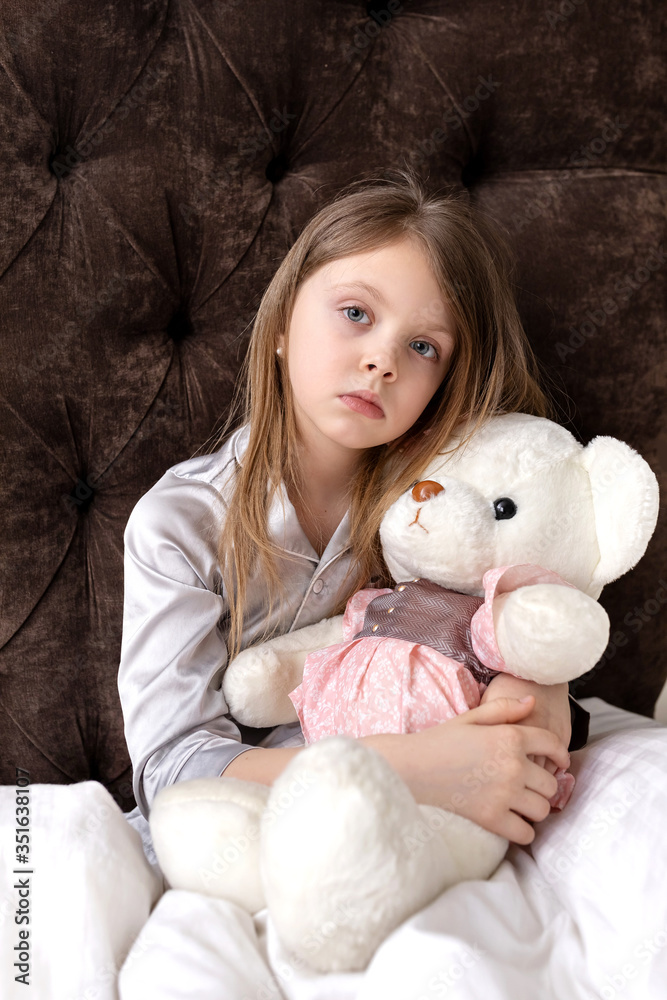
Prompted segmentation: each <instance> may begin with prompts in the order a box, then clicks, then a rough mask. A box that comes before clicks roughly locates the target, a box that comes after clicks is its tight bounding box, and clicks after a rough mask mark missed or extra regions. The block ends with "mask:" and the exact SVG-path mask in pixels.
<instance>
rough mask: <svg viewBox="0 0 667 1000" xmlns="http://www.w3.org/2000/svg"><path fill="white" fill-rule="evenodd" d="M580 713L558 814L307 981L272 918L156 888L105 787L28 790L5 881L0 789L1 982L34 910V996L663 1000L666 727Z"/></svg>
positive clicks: (20, 990)
mask: <svg viewBox="0 0 667 1000" xmlns="http://www.w3.org/2000/svg"><path fill="white" fill-rule="evenodd" d="M582 705H583V707H584V708H586V709H587V711H589V712H590V713H591V722H590V738H589V742H588V744H587V745H586V747H584V748H583V749H581V750H577V751H574V752H573V754H572V772H573V774H574V775H575V777H576V785H575V789H574V792H573V795H572V799H571V800H570V802H569V803H568V805H567V806H566V808H565V809H564V810H563V811H562V813H557V812H556V813H552V814H551V815H550V816H548V817H547V818H546V819H545V820H543V821H542V822H541V823H540V824H538V825H537V827H536V834H537V835H536V837H535V840H534V841H533V843H532V844H531V845H529V846H528V847H521V846H519V845H512V846H511V847H510V850H509V852H508V854H507V857H506V858H505V860H504V861H503V862H502V863H501V864H500V866H499V868H498V869H497V870H496V871H495V872H494V874H493V875H492V876H491V878H490V879H488V880H487V881H472V882H465V883H460V884H459V885H457V886H455V887H454V888H452V889H449V890H447V891H445V892H443V893H442V894H441V895H440V896H438V897H437V898H436V899H435V900H434V901H433V902H432V903H431V904H430V905H429V906H427V907H425V908H424V909H422V910H420V911H419V912H417V913H416V914H414V915H413V916H412V917H410V918H409V919H408V920H406V921H405V922H404V923H403V924H401V925H400V926H399V927H398V928H397V929H396V930H395V931H394V932H393V933H392V934H391V935H390V936H389V937H388V938H387V939H386V941H385V942H384V943H383V945H382V946H381V947H380V948H379V949H378V951H377V952H376V954H375V956H374V957H373V959H372V960H371V962H370V964H369V966H368V967H367V968H366V970H364V971H363V972H355V973H347V974H340V973H331V974H329V975H321V974H318V973H315V972H312V971H310V970H308V969H307V967H305V966H304V965H303V963H301V962H299V961H298V960H295V959H294V958H293V957H292V956H291V955H290V954H289V953H288V952H286V951H285V950H284V949H283V948H282V946H281V944H280V942H279V940H278V938H277V936H276V934H275V929H274V928H273V926H272V923H271V919H270V917H269V915H268V911H267V910H266V909H263V910H260V911H258V912H257V913H255V914H254V915H252V916H251V915H250V914H248V913H247V912H246V911H245V910H242V909H241V908H239V907H237V906H236V905H235V904H233V903H229V902H226V901H224V900H219V899H214V898H211V897H207V896H204V895H202V894H200V893H193V892H185V891H180V890H175V889H170V888H166V887H165V885H164V882H163V880H162V879H161V878H159V877H158V875H157V873H156V871H155V870H154V869H152V868H151V866H150V865H149V864H148V862H147V860H146V858H145V856H144V854H143V850H142V846H141V841H140V838H139V834H138V833H137V832H136V831H135V830H134V829H132V827H131V826H130V825H129V824H128V823H127V822H126V819H125V817H124V815H123V814H122V813H121V811H120V809H119V807H118V805H117V804H116V803H115V802H114V800H113V799H112V797H111V796H110V795H109V793H108V792H107V791H106V789H104V788H103V786H102V785H101V784H100V783H99V782H94V781H88V782H81V783H78V784H72V785H35V786H33V787H32V788H31V793H30V794H31V838H32V861H33V863H32V864H31V866H30V870H31V872H32V874H30V875H26V874H25V872H24V871H22V872H21V873H19V874H13V873H12V870H13V869H14V868H15V867H16V862H15V861H14V860H13V856H14V849H15V848H14V845H13V844H12V843H11V840H10V837H9V836H8V835H7V834H8V833H9V829H8V826H9V824H8V823H7V820H6V817H8V816H9V815H10V814H11V813H12V812H13V800H14V798H15V790H14V789H13V788H9V787H7V786H5V787H2V788H0V805H1V807H2V813H1V814H2V816H3V818H4V819H3V837H2V843H1V844H0V858H1V859H2V869H1V870H0V915H1V917H2V920H1V922H0V953H1V954H2V956H3V977H6V982H3V994H2V995H3V997H6V998H7V1000H13V998H14V997H21V996H24V995H26V994H25V992H24V990H25V987H24V986H23V985H22V984H20V983H17V982H15V981H13V982H12V981H11V980H10V979H9V977H7V971H6V970H7V969H8V968H9V967H10V964H12V959H11V957H10V956H11V955H12V951H13V949H14V947H15V946H19V945H20V940H19V938H18V931H19V925H16V924H15V923H14V920H13V914H14V913H15V912H16V910H17V906H19V900H20V898H27V899H28V901H29V907H28V909H27V912H28V913H29V916H30V921H31V922H30V931H31V933H30V940H31V944H30V951H31V954H30V961H29V965H30V978H29V981H30V984H31V986H32V990H33V995H34V996H38V997H39V998H40V1000H65V998H75V997H76V998H86V1000H92V998H95V1000H118V998H120V1000H153V998H155V1000H186V998H189V997H193V996H194V997H197V1000H216V998H222V997H225V998H227V997H229V998H232V997H233V998H236V1000H250V998H252V1000H274V998H275V1000H279V998H283V1000H376V998H380V997H382V998H383V1000H423V998H435V997H442V996H456V997H460V998H461V1000H532V998H534V997H540V1000H590V998H591V997H595V998H597V997H601V998H604V1000H607V998H611V997H614V996H617V995H618V996H623V997H624V998H626V1000H664V996H665V983H667V894H665V885H666V884H667V840H666V839H665V837H664V823H665V817H667V726H665V725H663V724H661V723H659V722H657V721H656V720H652V719H647V718H646V717H644V716H641V715H636V714H634V713H632V712H627V711H625V710H623V709H619V708H617V707H615V706H612V705H609V704H608V703H607V702H605V701H604V700H603V699H601V698H595V697H592V698H584V699H582ZM22 883H25V884H27V886H28V890H29V891H28V895H27V897H19V891H18V889H17V887H16V886H17V885H20V884H22ZM14 957H20V954H19V956H14ZM16 974H18V975H20V970H17V973H16Z"/></svg>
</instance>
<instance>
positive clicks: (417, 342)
mask: <svg viewBox="0 0 667 1000" xmlns="http://www.w3.org/2000/svg"><path fill="white" fill-rule="evenodd" d="M413 344H418V345H419V347H425V348H426V350H428V349H429V348H430V349H431V350H432V351H433V354H425V353H422V352H421V351H420V350H417V349H416V348H415V349H416V350H417V354H421V356H422V358H437V357H438V356H439V355H438V352H437V351H436V349H435V347H434V346H433V344H429V343H428V342H427V341H426V340H413V341H412V344H410V347H412V346H413Z"/></svg>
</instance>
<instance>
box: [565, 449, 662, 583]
mask: <svg viewBox="0 0 667 1000" xmlns="http://www.w3.org/2000/svg"><path fill="white" fill-rule="evenodd" d="M582 462H583V465H584V468H585V469H586V470H587V471H588V475H589V478H590V482H591V490H592V493H593V510H594V513H595V527H596V530H597V537H598V545H599V548H600V561H599V563H598V564H597V566H596V567H595V571H594V573H593V580H592V583H594V584H598V585H599V586H600V587H603V586H604V585H605V584H606V583H611V581H612V580H617V579H618V577H619V576H623V574H624V573H627V572H628V570H630V569H632V567H633V566H635V565H636V563H638V562H639V560H640V559H641V557H642V556H643V555H644V552H645V551H646V547H647V546H648V543H649V541H650V540H651V535H652V534H653V531H654V530H655V525H656V521H657V519H658V507H659V502H660V501H659V491H658V480H657V479H656V477H655V474H654V472H653V470H652V469H651V467H650V465H649V464H648V462H646V461H645V459H643V458H642V456H641V455H639V454H638V453H637V452H636V451H635V450H634V448H631V447H630V445H628V444H625V442H624V441H619V440H618V438H612V437H596V438H593V440H592V441H591V442H590V444H588V445H587V446H586V447H585V448H584V449H583V452H582Z"/></svg>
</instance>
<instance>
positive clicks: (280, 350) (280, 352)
mask: <svg viewBox="0 0 667 1000" xmlns="http://www.w3.org/2000/svg"><path fill="white" fill-rule="evenodd" d="M282 353H283V349H282V347H277V348H276V354H279V355H281V356H282Z"/></svg>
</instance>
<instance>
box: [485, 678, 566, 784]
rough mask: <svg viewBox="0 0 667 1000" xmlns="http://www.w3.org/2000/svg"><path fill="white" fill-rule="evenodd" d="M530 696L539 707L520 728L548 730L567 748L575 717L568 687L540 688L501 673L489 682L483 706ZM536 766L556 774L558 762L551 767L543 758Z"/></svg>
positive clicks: (539, 758) (525, 719)
mask: <svg viewBox="0 0 667 1000" xmlns="http://www.w3.org/2000/svg"><path fill="white" fill-rule="evenodd" d="M528 694H532V695H534V697H535V706H534V708H533V710H532V712H530V713H529V715H527V716H526V717H525V718H524V719H522V720H521V722H519V723H518V725H522V726H539V727H540V728H541V729H548V730H549V732H551V733H554V734H555V735H556V736H557V737H558V738H559V739H560V740H561V742H562V743H563V745H564V746H565V747H566V748H567V747H568V746H569V745H570V739H571V736H572V715H571V712H570V699H569V688H568V685H567V683H563V684H536V683H535V682H534V681H527V680H523V679H522V678H521V677H515V676H514V675H513V674H505V673H499V674H496V676H495V677H492V678H491V680H490V681H489V685H488V687H487V689H486V691H485V692H484V694H483V695H482V697H481V699H480V704H481V705H484V704H486V703H487V702H489V701H493V700H494V699H495V698H505V697H507V698H523V697H524V696H525V695H528ZM535 763H536V764H540V765H541V766H542V767H547V769H548V770H549V771H551V773H553V772H554V771H555V770H556V767H555V762H553V765H552V764H549V762H548V761H546V760H545V759H544V757H542V756H540V757H538V758H537V759H536V761H535Z"/></svg>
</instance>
